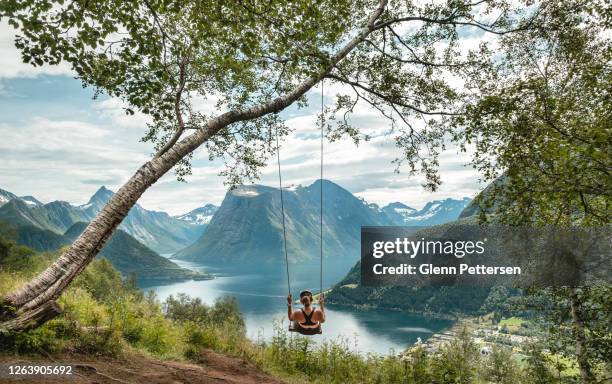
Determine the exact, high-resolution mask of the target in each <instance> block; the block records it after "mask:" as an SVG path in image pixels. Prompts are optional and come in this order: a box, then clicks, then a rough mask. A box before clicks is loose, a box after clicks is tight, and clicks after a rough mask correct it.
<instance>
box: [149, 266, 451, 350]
mask: <svg viewBox="0 0 612 384" xmlns="http://www.w3.org/2000/svg"><path fill="white" fill-rule="evenodd" d="M173 261H175V260H173ZM175 262H177V261H175ZM177 264H179V265H181V266H182V267H185V268H190V269H195V270H205V271H209V272H213V273H215V275H216V276H217V278H216V279H214V280H205V281H184V282H177V283H171V284H167V285H150V284H147V283H146V282H143V283H142V284H141V287H142V288H144V289H152V290H153V291H155V293H156V294H157V295H158V296H159V298H160V299H161V300H164V299H165V298H166V297H168V296H169V295H176V294H177V293H181V292H182V293H187V294H188V295H190V296H194V297H199V298H201V299H202V300H203V301H204V302H206V303H208V304H213V303H214V301H215V299H217V298H218V297H222V296H234V297H236V299H237V300H238V304H239V305H240V310H241V311H242V313H243V314H244V316H245V321H246V326H247V335H248V337H249V338H251V339H253V340H257V339H258V338H260V337H263V338H264V339H269V338H271V337H272V334H273V323H274V319H278V320H279V321H283V326H287V325H288V324H287V320H286V317H287V313H286V311H287V307H286V296H287V277H286V272H285V269H284V266H280V267H278V268H275V269H273V270H267V271H262V270H253V271H244V270H242V271H238V270H228V269H219V268H213V267H207V266H203V265H198V264H193V263H188V262H181V261H178V262H177ZM336 270H337V272H333V271H332V270H330V272H327V271H326V275H325V276H324V281H325V282H327V281H330V282H336V281H340V279H341V278H342V277H343V276H344V275H345V274H346V271H340V270H338V269H336ZM291 285H292V287H291V288H292V291H293V295H294V297H296V296H297V295H298V294H299V291H300V290H302V289H305V288H308V289H312V290H315V291H318V290H319V270H318V267H317V266H314V265H313V266H311V267H308V266H300V267H299V268H298V267H294V268H292V271H291ZM329 285H331V284H325V285H324V288H325V287H326V286H329ZM294 308H296V307H294ZM326 311H327V312H326V316H327V321H326V322H325V324H324V325H323V335H317V336H314V339H315V340H326V339H337V338H343V339H346V340H348V342H349V345H350V346H351V348H354V349H355V350H357V351H360V352H363V353H368V352H376V353H380V354H387V353H389V352H390V350H394V351H402V350H403V349H405V348H406V347H408V346H410V345H411V344H413V343H414V342H416V340H417V338H421V339H422V340H426V339H427V338H428V337H429V336H431V335H432V333H434V332H437V331H440V330H441V329H444V328H446V327H448V326H450V325H451V322H450V321H446V320H434V319H430V318H424V317H420V316H417V315H410V314H406V313H402V312H395V311H386V310H378V309H376V310H356V309H352V308H347V307H338V306H328V307H327V308H326Z"/></svg>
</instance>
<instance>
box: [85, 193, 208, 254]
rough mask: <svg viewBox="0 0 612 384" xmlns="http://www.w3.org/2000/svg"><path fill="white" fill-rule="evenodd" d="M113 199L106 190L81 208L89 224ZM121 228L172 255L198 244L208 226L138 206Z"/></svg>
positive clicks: (129, 214)
mask: <svg viewBox="0 0 612 384" xmlns="http://www.w3.org/2000/svg"><path fill="white" fill-rule="evenodd" d="M113 195H114V192H113V191H111V190H109V189H107V188H106V187H104V186H103V187H100V189H98V191H96V193H95V194H94V195H93V196H92V197H91V198H90V199H89V201H88V202H87V204H84V205H81V206H79V207H78V208H79V209H80V210H82V211H83V212H84V213H85V215H86V216H87V218H88V220H86V221H89V220H91V219H93V218H94V217H95V216H96V215H97V214H98V212H100V211H101V210H102V207H104V205H105V204H106V203H107V202H108V200H110V198H111V197H112V196H113ZM119 228H120V229H123V230H124V231H125V232H127V233H129V234H130V235H132V236H133V237H135V238H136V239H138V240H139V241H141V242H142V243H145V244H147V245H148V246H149V247H150V248H151V249H153V250H155V251H156V252H159V253H173V252H176V251H178V250H179V249H182V248H185V247H186V246H188V245H190V244H192V243H193V242H194V241H195V240H197V239H198V237H199V236H200V235H201V234H202V232H203V230H204V228H205V226H203V225H200V224H197V223H195V224H194V223H188V222H186V221H184V220H179V219H177V218H174V217H172V216H170V215H168V214H167V213H165V212H158V211H149V210H146V209H144V208H142V207H141V206H140V205H139V204H136V205H135V206H134V207H132V209H130V212H129V213H128V215H127V217H126V218H125V219H124V220H123V222H122V223H121V225H120V226H119Z"/></svg>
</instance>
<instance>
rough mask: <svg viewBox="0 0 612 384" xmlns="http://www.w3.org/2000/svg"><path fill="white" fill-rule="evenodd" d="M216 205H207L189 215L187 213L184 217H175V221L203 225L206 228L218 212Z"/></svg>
mask: <svg viewBox="0 0 612 384" xmlns="http://www.w3.org/2000/svg"><path fill="white" fill-rule="evenodd" d="M217 209H219V207H217V206H216V205H213V204H206V205H205V206H203V207H200V208H196V209H194V210H193V211H191V212H189V213H185V214H184V215H178V216H174V218H175V219H178V220H183V221H185V222H187V223H189V224H192V225H203V226H206V225H208V224H209V223H210V221H211V220H212V218H213V216H214V214H215V212H217Z"/></svg>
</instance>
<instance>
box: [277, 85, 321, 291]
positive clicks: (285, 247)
mask: <svg viewBox="0 0 612 384" xmlns="http://www.w3.org/2000/svg"><path fill="white" fill-rule="evenodd" d="M324 108H325V105H324V101H323V80H321V169H320V173H321V191H320V192H321V193H320V196H319V198H320V208H321V209H320V212H319V216H320V222H319V225H320V233H319V243H320V266H319V294H322V293H323V142H324V139H325V109H324ZM275 131H276V161H277V164H278V189H279V190H280V201H281V216H282V224H283V247H284V251H285V265H286V269H287V291H288V292H289V294H291V278H290V275H289V256H288V252H287V227H286V223H285V201H284V198H283V178H282V172H281V162H280V145H279V138H278V127H277V128H275Z"/></svg>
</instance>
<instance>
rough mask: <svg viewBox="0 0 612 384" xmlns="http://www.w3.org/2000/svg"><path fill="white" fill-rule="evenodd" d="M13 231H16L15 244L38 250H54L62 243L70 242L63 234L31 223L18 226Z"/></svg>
mask: <svg viewBox="0 0 612 384" xmlns="http://www.w3.org/2000/svg"><path fill="white" fill-rule="evenodd" d="M15 231H16V232H17V238H16V242H17V244H19V245H25V246H27V247H28V248H32V249H33V250H35V251H38V252H45V251H56V250H58V249H59V248H61V247H63V246H64V245H68V244H70V241H68V239H66V237H65V236H63V235H58V234H57V233H55V232H53V231H50V230H48V229H40V228H38V227H35V226H33V225H24V226H20V227H17V228H16V229H15Z"/></svg>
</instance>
